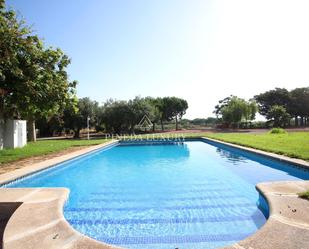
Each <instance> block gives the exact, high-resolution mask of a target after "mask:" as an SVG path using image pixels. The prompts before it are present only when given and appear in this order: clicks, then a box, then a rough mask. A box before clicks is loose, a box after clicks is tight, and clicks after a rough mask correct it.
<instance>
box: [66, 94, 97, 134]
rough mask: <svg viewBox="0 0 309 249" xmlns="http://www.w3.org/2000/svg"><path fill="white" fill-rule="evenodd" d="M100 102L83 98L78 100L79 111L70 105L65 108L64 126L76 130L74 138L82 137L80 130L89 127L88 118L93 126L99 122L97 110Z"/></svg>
mask: <svg viewBox="0 0 309 249" xmlns="http://www.w3.org/2000/svg"><path fill="white" fill-rule="evenodd" d="M97 109H98V102H96V101H92V100H91V99H90V98H82V99H79V100H78V111H76V110H74V109H73V108H72V106H69V107H68V108H67V109H65V110H64V115H63V119H64V127H65V128H68V129H72V130H73V131H74V138H79V137H80V131H81V130H82V129H84V128H86V127H87V119H88V118H89V125H90V127H93V126H95V125H96V124H97V116H96V113H97V112H96V110H97Z"/></svg>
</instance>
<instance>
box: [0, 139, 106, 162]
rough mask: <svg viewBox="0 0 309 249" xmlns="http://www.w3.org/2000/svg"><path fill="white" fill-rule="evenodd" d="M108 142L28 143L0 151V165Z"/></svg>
mask: <svg viewBox="0 0 309 249" xmlns="http://www.w3.org/2000/svg"><path fill="white" fill-rule="evenodd" d="M107 141H110V140H106V139H93V140H73V139H63V140H44V141H37V142H35V143H34V142H31V143H28V144H27V145H26V146H25V147H23V148H17V149H4V150H0V164H1V163H7V162H12V161H16V160H19V159H23V158H27V157H32V156H39V155H46V154H49V153H52V152H59V151H62V150H65V149H68V148H70V147H76V146H87V145H97V144H101V143H105V142H107Z"/></svg>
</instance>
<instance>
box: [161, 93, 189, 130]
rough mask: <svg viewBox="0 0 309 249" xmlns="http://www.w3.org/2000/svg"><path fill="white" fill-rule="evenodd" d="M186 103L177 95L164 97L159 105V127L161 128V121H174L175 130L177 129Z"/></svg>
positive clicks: (185, 108) (186, 107)
mask: <svg viewBox="0 0 309 249" xmlns="http://www.w3.org/2000/svg"><path fill="white" fill-rule="evenodd" d="M187 109H188V103H187V101H186V100H184V99H181V98H177V97H164V98H162V100H161V103H160V105H159V110H160V113H161V127H162V130H163V121H171V120H174V119H175V121H176V130H178V121H179V119H181V118H182V117H183V115H185V114H186V110H187Z"/></svg>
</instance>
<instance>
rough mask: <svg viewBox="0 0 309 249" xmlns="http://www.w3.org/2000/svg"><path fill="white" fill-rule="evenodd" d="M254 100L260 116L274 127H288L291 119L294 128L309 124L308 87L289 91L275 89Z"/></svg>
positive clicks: (257, 96)
mask: <svg viewBox="0 0 309 249" xmlns="http://www.w3.org/2000/svg"><path fill="white" fill-rule="evenodd" d="M254 98H255V99H256V101H257V103H258V106H259V112H260V114H261V115H263V116H265V117H266V119H268V120H273V121H274V122H275V123H276V126H286V125H290V124H291V118H292V117H293V118H294V124H295V126H299V125H300V126H306V125H308V124H309V87H302V88H295V89H293V90H291V91H288V90H287V89H285V88H275V89H273V90H270V91H267V92H264V93H261V94H259V95H256V96H255V97H254Z"/></svg>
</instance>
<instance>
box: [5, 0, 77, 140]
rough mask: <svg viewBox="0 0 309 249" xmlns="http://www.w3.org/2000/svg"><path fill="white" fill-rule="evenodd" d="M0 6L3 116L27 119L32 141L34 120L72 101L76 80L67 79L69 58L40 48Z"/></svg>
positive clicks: (25, 27)
mask: <svg viewBox="0 0 309 249" xmlns="http://www.w3.org/2000/svg"><path fill="white" fill-rule="evenodd" d="M0 6H1V9H0V58H1V61H0V88H1V89H3V90H4V91H5V92H6V93H7V94H5V95H2V97H1V98H2V99H1V102H2V110H1V111H2V115H3V117H4V118H18V119H20V118H23V119H27V120H28V128H29V129H28V134H29V139H30V140H33V141H35V140H36V136H35V119H36V118H39V117H42V116H49V115H52V114H54V113H58V112H60V111H61V110H62V109H64V108H65V106H67V105H68V104H73V105H74V104H76V101H74V100H76V97H75V88H76V82H69V80H68V75H67V72H66V67H67V66H68V65H69V63H70V60H69V58H68V57H67V56H66V55H65V54H64V53H63V52H62V51H61V50H60V49H53V48H47V49H46V48H44V46H43V43H42V41H41V40H40V39H39V38H38V36H36V35H33V34H32V32H31V30H30V29H29V28H28V27H27V26H26V25H25V22H24V21H23V20H22V21H19V20H18V19H17V18H16V14H15V12H14V11H12V10H9V11H7V10H6V9H5V7H4V2H3V1H1V4H0Z"/></svg>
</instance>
